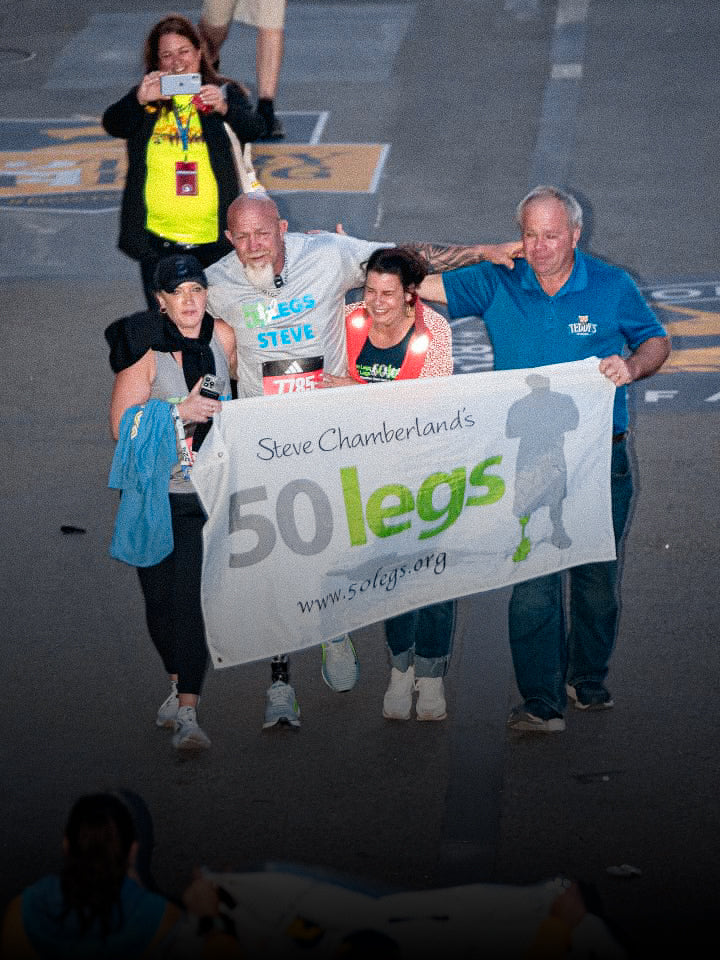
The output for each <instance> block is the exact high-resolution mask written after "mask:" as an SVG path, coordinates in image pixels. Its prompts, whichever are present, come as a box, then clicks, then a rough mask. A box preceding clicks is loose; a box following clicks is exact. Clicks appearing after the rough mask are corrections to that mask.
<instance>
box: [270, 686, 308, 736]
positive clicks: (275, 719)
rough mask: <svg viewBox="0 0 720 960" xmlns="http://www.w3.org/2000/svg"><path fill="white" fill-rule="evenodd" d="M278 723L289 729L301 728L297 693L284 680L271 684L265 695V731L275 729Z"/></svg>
mask: <svg viewBox="0 0 720 960" xmlns="http://www.w3.org/2000/svg"><path fill="white" fill-rule="evenodd" d="M278 723H282V724H287V726H289V727H299V726H300V706H299V704H298V702H297V697H296V696H295V691H294V690H293V688H292V687H291V686H290V684H289V683H285V681H284V680H276V681H275V682H274V683H272V684H270V686H269V687H268V689H267V692H266V693H265V723H263V730H267V729H269V728H270V727H274V726H275V725H276V724H278Z"/></svg>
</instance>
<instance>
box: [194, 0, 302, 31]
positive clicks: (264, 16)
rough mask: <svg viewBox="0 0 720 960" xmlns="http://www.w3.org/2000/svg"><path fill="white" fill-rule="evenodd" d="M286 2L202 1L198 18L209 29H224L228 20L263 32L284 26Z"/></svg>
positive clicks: (282, 0)
mask: <svg viewBox="0 0 720 960" xmlns="http://www.w3.org/2000/svg"><path fill="white" fill-rule="evenodd" d="M285 4H286V0H203V5H202V10H201V11H200V17H201V18H202V19H203V20H204V21H205V23H207V24H208V26H210V27H225V26H227V25H228V24H229V23H230V20H231V19H232V20H240V22H241V23H249V24H250V26H251V27H262V28H263V29H265V30H282V29H283V27H284V26H285Z"/></svg>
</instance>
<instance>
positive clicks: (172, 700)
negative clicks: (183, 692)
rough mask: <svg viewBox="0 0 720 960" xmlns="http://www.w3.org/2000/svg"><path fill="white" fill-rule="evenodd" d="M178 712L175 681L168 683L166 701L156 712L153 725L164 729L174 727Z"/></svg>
mask: <svg viewBox="0 0 720 960" xmlns="http://www.w3.org/2000/svg"><path fill="white" fill-rule="evenodd" d="M177 712H178V692H177V682H176V681H175V680H171V681H170V693H169V695H168V697H167V699H166V700H163V702H162V703H161V704H160V707H159V709H158V712H157V717H156V718H155V723H156V724H157V725H158V727H166V728H167V729H170V730H171V729H172V728H173V727H174V726H175V717H176V716H177Z"/></svg>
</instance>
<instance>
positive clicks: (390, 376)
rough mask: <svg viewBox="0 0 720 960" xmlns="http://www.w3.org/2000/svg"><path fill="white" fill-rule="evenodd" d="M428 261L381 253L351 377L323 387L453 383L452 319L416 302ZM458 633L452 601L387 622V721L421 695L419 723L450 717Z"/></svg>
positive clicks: (352, 320) (369, 284)
mask: <svg viewBox="0 0 720 960" xmlns="http://www.w3.org/2000/svg"><path fill="white" fill-rule="evenodd" d="M427 271H428V268H427V264H426V262H425V260H424V259H423V258H422V257H421V256H420V255H419V254H417V253H415V251H413V250H409V249H407V248H404V247H383V248H381V249H379V250H376V251H375V252H374V253H373V254H371V256H370V259H369V260H368V262H367V269H366V279H365V291H364V299H363V300H362V302H361V303H351V304H348V305H347V306H346V307H345V326H346V335H347V353H348V376H346V377H335V376H331V375H330V374H325V375H324V377H323V382H324V386H328V387H338V386H347V385H349V384H354V383H370V382H374V383H377V382H388V381H392V380H411V379H414V378H416V377H443V376H449V375H450V374H451V373H452V370H453V360H452V336H451V333H450V325H449V324H448V322H447V320H446V319H445V318H444V317H443V316H441V314H439V313H437V312H436V311H435V310H432V309H431V308H430V307H428V306H427V305H426V304H424V303H423V302H422V301H421V300H419V299H418V296H417V293H416V290H417V287H418V286H419V285H420V283H421V282H422V280H423V279H424V278H425V276H426V274H427ZM454 628H455V601H454V600H446V601H443V602H442V603H434V604H432V605H430V606H428V607H422V608H421V609H419V610H410V611H409V612H408V613H403V614H400V615H399V616H397V617H391V618H390V619H389V620H386V621H385V634H386V638H387V644H388V647H389V650H390V664H391V670H390V684H389V686H388V688H387V691H386V692H385V698H384V700H383V716H384V717H386V718H387V719H388V720H409V719H410V716H411V713H412V705H413V694H414V693H416V692H417V695H418V698H417V704H416V707H415V713H416V716H417V719H418V720H444V719H445V717H446V716H447V709H446V706H447V705H446V702H445V690H444V685H443V677H444V676H445V674H446V673H447V668H448V663H449V660H450V651H451V648H452V639H453V632H454Z"/></svg>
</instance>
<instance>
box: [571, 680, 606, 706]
mask: <svg viewBox="0 0 720 960" xmlns="http://www.w3.org/2000/svg"><path fill="white" fill-rule="evenodd" d="M565 689H566V690H567V695H568V697H570V699H571V700H572V701H573V706H574V707H575V709H576V710H609V709H610V708H611V707H614V706H615V701H614V700H613V698H612V697H611V696H610V691H609V690H606V689H605V687H604V686H603V685H602V684H601V683H595V682H594V681H587V682H585V683H579V684H578V685H577V686H576V687H573V686H572V685H571V684H569V683H568V684H566V685H565Z"/></svg>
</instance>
